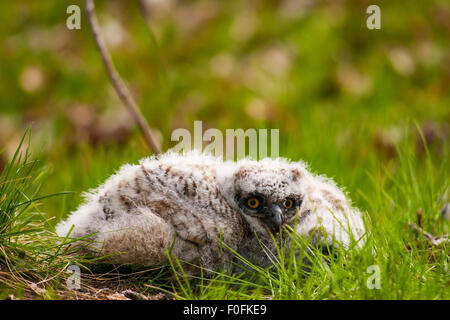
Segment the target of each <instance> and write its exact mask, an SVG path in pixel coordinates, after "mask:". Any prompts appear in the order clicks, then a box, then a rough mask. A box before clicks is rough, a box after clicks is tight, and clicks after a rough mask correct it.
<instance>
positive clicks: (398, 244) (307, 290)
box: [0, 146, 450, 299]
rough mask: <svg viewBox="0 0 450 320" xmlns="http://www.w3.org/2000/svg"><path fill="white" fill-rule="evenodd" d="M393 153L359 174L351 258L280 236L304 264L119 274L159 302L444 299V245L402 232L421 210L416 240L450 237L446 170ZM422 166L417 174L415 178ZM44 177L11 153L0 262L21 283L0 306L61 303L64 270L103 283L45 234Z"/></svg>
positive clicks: (10, 286)
mask: <svg viewBox="0 0 450 320" xmlns="http://www.w3.org/2000/svg"><path fill="white" fill-rule="evenodd" d="M18 150H19V149H18ZM398 152H399V156H398V160H397V161H396V163H395V167H394V166H393V164H391V165H389V166H386V167H385V168H383V169H382V170H380V171H379V172H378V173H377V174H373V173H370V172H367V177H366V180H365V184H367V185H370V186H371V188H370V190H371V191H370V193H365V192H364V190H363V189H361V190H359V195H360V197H361V201H362V202H364V203H365V204H366V206H367V207H366V209H367V213H365V216H364V219H365V223H366V227H367V230H368V234H367V243H366V245H365V246H364V247H363V248H362V249H361V250H356V249H354V248H353V249H352V248H351V249H349V250H347V251H343V250H337V251H334V254H335V255H333V256H329V255H325V254H324V253H323V251H321V250H319V249H317V248H311V247H310V245H309V243H308V241H307V240H308V239H303V238H301V237H298V236H295V235H294V234H293V233H292V232H290V230H284V232H288V234H289V235H290V237H291V238H292V239H293V242H294V245H293V247H292V248H293V249H296V248H298V249H300V252H301V253H302V254H301V255H300V257H295V255H294V254H293V252H294V251H292V250H289V249H285V248H282V247H280V248H279V251H278V254H277V255H275V256H273V257H272V259H273V261H274V266H273V267H272V268H267V269H262V268H260V267H258V266H254V265H251V263H249V262H246V261H245V260H244V261H243V263H244V265H246V269H247V271H246V272H244V273H243V274H231V273H230V272H228V273H223V272H220V271H216V272H214V274H213V275H212V276H211V277H209V276H208V277H196V278H195V279H194V280H193V279H192V278H191V277H187V276H186V275H185V274H184V272H182V271H181V272H180V265H179V261H177V260H171V261H169V263H168V264H167V265H166V266H165V267H163V268H160V269H156V270H154V271H147V272H144V271H145V270H140V272H138V273H136V272H137V271H139V269H138V270H136V269H133V268H131V269H128V270H126V271H125V272H124V276H125V277H127V274H128V275H129V276H128V277H129V284H128V285H129V286H131V287H132V288H134V289H135V290H138V291H140V292H141V293H143V294H149V295H150V294H155V293H157V292H164V293H166V294H167V295H170V296H173V297H175V298H177V299H448V298H450V292H449V290H448V284H449V283H448V282H449V279H448V264H449V248H448V245H447V244H445V243H444V244H442V245H441V246H438V247H434V246H432V245H431V244H430V243H429V241H428V240H427V238H426V237H425V236H424V235H423V234H422V233H421V232H418V233H415V232H413V230H412V229H411V228H409V227H408V222H413V223H416V221H417V215H416V213H417V210H418V209H419V208H420V209H421V211H422V217H423V218H422V222H421V223H422V225H423V229H424V230H426V231H428V232H430V233H431V234H433V235H441V234H443V233H448V227H449V222H448V221H446V220H444V219H443V218H442V216H441V214H440V208H441V207H442V206H443V204H444V203H445V199H444V198H443V195H444V194H445V192H446V190H448V187H449V180H448V177H449V166H448V163H447V160H443V161H442V163H440V165H436V164H434V165H433V163H432V162H431V155H430V154H429V153H428V152H427V153H426V156H425V158H424V159H422V160H418V159H417V158H416V156H415V153H414V151H413V150H411V148H408V146H402V147H401V148H400V149H399V150H398ZM444 159H447V158H444ZM420 166H423V168H422V169H423V171H421V170H418V168H419V167H420ZM94 168H95V170H96V169H97V168H96V167H94ZM42 170H43V169H42V168H38V167H37V166H36V161H30V160H29V157H28V155H27V153H25V155H24V156H23V157H21V156H20V153H19V151H18V153H17V154H16V156H15V157H14V158H13V161H12V162H11V163H10V164H9V165H8V166H7V167H6V168H5V169H4V171H3V175H2V181H3V183H2V184H1V186H0V187H1V192H0V194H1V195H2V201H1V203H0V204H1V213H2V214H1V216H0V217H1V219H2V220H1V224H0V227H1V228H0V230H1V232H0V239H1V242H0V248H1V255H0V261H1V262H3V263H4V264H6V265H7V266H8V268H9V269H10V270H12V273H11V274H12V276H13V277H14V280H15V281H17V279H20V281H18V282H12V281H11V278H9V280H4V281H3V282H2V281H0V285H2V286H3V287H4V288H5V289H3V290H2V291H3V298H5V297H6V296H7V295H9V294H11V293H14V294H16V295H18V296H19V297H26V295H25V296H24V295H23V293H21V290H24V288H26V287H27V284H28V285H29V284H30V283H32V282H34V283H43V284H44V288H46V290H47V291H46V293H45V294H43V295H41V296H39V297H40V298H47V299H55V298H63V297H68V296H69V295H68V294H67V289H64V288H65V286H64V281H65V279H66V277H67V275H66V274H65V272H64V270H65V268H67V267H68V266H69V265H71V264H75V263H76V264H78V265H81V266H83V267H84V269H85V272H87V270H89V268H90V269H91V271H93V272H94V274H95V273H97V275H98V277H101V276H102V274H103V273H104V272H103V271H102V270H101V268H100V269H99V267H98V265H96V263H95V261H93V260H91V261H89V260H83V257H81V258H78V261H77V258H74V257H71V256H70V255H69V254H68V252H67V251H65V250H63V248H65V247H63V246H62V244H60V243H58V241H57V236H56V235H55V234H54V233H53V232H51V231H49V228H48V223H47V225H46V223H45V221H44V220H43V219H42V215H41V214H39V211H40V210H41V209H40V206H38V203H40V202H50V201H54V199H57V198H54V199H50V198H49V199H44V197H36V190H38V189H39V185H40V182H41V180H42V176H43V171H42ZM64 196H67V195H58V197H59V198H61V197H64ZM36 216H41V218H40V219H37V218H36ZM224 246H226V244H224ZM306 248H309V250H310V251H311V252H312V254H311V255H309V256H308V258H307V259H308V260H309V264H308V265H309V267H305V265H304V262H305V260H304V258H306V256H305V254H304V252H306V251H307V250H306ZM224 250H226V248H224ZM70 251H71V252H76V249H75V248H72V249H71V250H70ZM238 258H239V259H243V258H241V257H238ZM372 265H375V266H377V268H379V272H380V288H379V289H371V288H369V287H368V285H367V281H369V280H370V279H369V277H370V276H371V275H372V272H373V271H372V272H370V269H368V268H369V267H370V266H372ZM13 266H14V267H13ZM18 266H19V268H18ZM106 266H107V265H106ZM106 268H107V269H108V267H106ZM171 269H173V270H175V269H176V270H178V271H179V272H178V275H177V276H175V277H173V276H171V275H170V274H171V271H170V270H171ZM181 270H182V267H181ZM122 271H123V269H122ZM88 275H91V276H92V274H90V273H86V277H85V278H82V279H86V281H90V280H89V277H88ZM106 283H107V282H106ZM58 290H59V291H58ZM21 294H22V295H21Z"/></svg>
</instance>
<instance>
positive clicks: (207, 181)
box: [57, 152, 364, 269]
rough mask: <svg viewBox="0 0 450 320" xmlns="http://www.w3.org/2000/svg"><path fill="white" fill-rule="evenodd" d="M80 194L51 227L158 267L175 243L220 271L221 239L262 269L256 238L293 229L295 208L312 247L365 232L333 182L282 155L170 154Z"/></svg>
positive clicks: (227, 256)
mask: <svg viewBox="0 0 450 320" xmlns="http://www.w3.org/2000/svg"><path fill="white" fill-rule="evenodd" d="M85 198H86V201H85V203H84V204H82V205H81V206H80V207H79V208H78V209H77V210H76V211H75V212H73V213H72V214H71V215H70V216H69V218H68V219H67V220H66V221H64V222H62V223H60V224H59V225H58V226H57V233H58V234H59V235H60V236H66V234H67V233H68V232H69V230H70V228H71V227H72V226H74V227H73V230H72V232H71V234H70V237H74V238H79V237H86V236H89V235H90V237H89V239H90V240H92V246H91V247H92V250H93V251H94V252H95V253H97V254H102V255H111V256H110V258H109V260H110V261H111V262H113V263H120V264H139V265H148V266H153V265H160V264H162V263H164V262H165V261H166V259H167V252H166V250H169V249H170V248H172V251H171V253H172V254H173V255H176V256H177V257H178V259H180V260H183V261H189V262H191V263H193V264H197V265H200V266H203V267H206V268H208V269H212V268H215V267H217V266H223V267H227V266H228V265H229V262H230V261H231V259H232V258H233V256H232V254H231V252H230V251H228V250H226V249H224V248H223V245H222V244H221V241H222V242H223V243H225V244H226V245H227V246H229V247H231V248H233V249H234V250H236V251H238V252H239V253H240V254H241V255H243V256H244V257H246V258H248V259H250V260H252V261H253V262H254V263H257V264H259V265H267V264H268V263H269V260H268V259H267V256H266V254H265V253H264V252H263V250H262V249H261V248H260V247H259V245H258V241H257V239H260V240H263V241H264V242H265V243H266V244H267V245H269V246H270V242H271V237H270V234H269V232H272V233H273V234H276V233H277V232H278V231H279V230H280V228H281V227H282V225H290V226H294V220H295V217H296V210H298V211H297V212H298V213H297V223H296V232H297V233H298V234H299V235H302V236H305V237H307V238H309V239H310V240H311V241H312V242H313V244H315V245H319V244H321V243H323V242H324V241H327V242H328V243H329V244H333V245H342V246H344V247H348V246H349V244H350V239H351V238H354V239H356V240H358V239H360V238H361V237H362V235H363V233H364V226H363V223H362V219H361V214H360V212H359V210H358V209H356V208H353V207H352V206H351V203H350V201H349V200H348V199H347V197H346V196H345V194H344V193H343V192H342V191H341V190H340V189H339V188H338V187H337V186H336V185H335V184H334V183H333V181H331V180H329V179H327V178H324V177H321V176H316V175H314V174H312V173H310V172H309V171H308V169H307V166H306V165H305V164H304V163H302V162H290V161H288V160H286V159H281V158H280V159H269V158H267V159H263V160H260V161H254V160H249V159H243V160H240V161H237V162H229V161H228V162H224V161H222V160H221V159H218V158H214V157H211V156H206V155H204V154H199V153H197V152H190V153H187V154H184V155H180V154H176V153H170V152H169V153H166V154H162V155H159V156H157V157H150V158H146V159H143V160H141V161H140V163H139V164H138V165H124V166H123V167H122V168H121V169H120V170H119V172H118V173H117V174H115V175H113V176H111V177H110V178H109V179H107V180H106V182H105V183H104V184H103V185H101V186H100V187H98V188H97V189H95V190H92V191H90V192H89V193H87V194H86V195H85ZM255 199H256V201H255ZM290 201H292V203H291V202H290ZM256 204H257V205H258V206H257V207H256V208H253V206H255V205H256ZM291 205H292V207H290V206H291ZM288 207H289V208H288Z"/></svg>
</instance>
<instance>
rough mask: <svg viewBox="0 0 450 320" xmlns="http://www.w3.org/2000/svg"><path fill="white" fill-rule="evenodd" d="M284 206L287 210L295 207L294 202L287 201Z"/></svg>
mask: <svg viewBox="0 0 450 320" xmlns="http://www.w3.org/2000/svg"><path fill="white" fill-rule="evenodd" d="M283 205H284V207H285V208H286V209H291V208H292V207H293V206H294V200H292V199H286V200H284V201H283Z"/></svg>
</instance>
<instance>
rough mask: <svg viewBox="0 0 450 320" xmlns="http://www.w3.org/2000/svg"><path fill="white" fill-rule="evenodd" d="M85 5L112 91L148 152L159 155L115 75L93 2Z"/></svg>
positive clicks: (91, 0) (86, 2) (118, 78)
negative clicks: (142, 137) (121, 103)
mask: <svg viewBox="0 0 450 320" xmlns="http://www.w3.org/2000/svg"><path fill="white" fill-rule="evenodd" d="M85 5H86V15H87V18H88V20H89V24H90V26H91V30H92V33H93V35H94V39H95V42H96V44H97V47H98V49H99V51H100V55H101V57H102V60H103V64H104V65H105V68H106V71H107V73H108V77H109V79H110V80H111V82H112V84H113V87H114V89H115V90H116V92H117V94H118V95H119V97H120V99H121V100H122V102H123V104H124V105H125V107H126V108H127V110H128V111H129V112H130V113H131V116H132V117H133V119H134V121H135V122H136V124H137V125H138V127H139V129H140V130H141V132H142V134H143V136H144V140H145V142H146V143H147V145H148V147H149V148H150V150H151V151H153V153H161V150H160V148H159V146H158V145H157V144H156V140H155V138H154V137H153V135H152V133H151V131H150V127H149V125H148V123H147V121H146V120H145V118H144V116H143V115H142V113H141V111H140V109H139V107H138V105H137V104H136V102H135V101H134V99H133V97H132V96H131V94H130V91H129V90H128V88H127V86H126V85H125V83H124V82H123V80H122V79H121V78H120V76H119V74H118V73H117V71H116V69H115V67H114V64H113V62H112V58H111V55H110V53H109V51H108V49H107V47H106V43H105V41H104V39H103V37H102V35H101V32H100V25H99V23H98V20H97V16H96V15H95V5H94V0H85Z"/></svg>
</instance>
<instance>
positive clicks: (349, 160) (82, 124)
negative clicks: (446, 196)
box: [0, 0, 450, 221]
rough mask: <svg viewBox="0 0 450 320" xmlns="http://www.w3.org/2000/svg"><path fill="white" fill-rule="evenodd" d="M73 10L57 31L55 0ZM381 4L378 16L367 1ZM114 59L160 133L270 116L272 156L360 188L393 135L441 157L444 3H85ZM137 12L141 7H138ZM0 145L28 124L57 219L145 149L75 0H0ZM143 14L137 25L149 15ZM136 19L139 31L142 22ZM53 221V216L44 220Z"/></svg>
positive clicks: (446, 110) (387, 161)
mask: <svg viewBox="0 0 450 320" xmlns="http://www.w3.org/2000/svg"><path fill="white" fill-rule="evenodd" d="M71 4H78V5H79V6H80V7H81V8H82V12H81V15H82V20H81V30H68V29H67V27H66V19H67V18H68V16H69V15H68V14H67V13H66V8H67V7H68V6H69V5H71ZM371 4H377V5H379V6H380V8H381V30H369V29H368V28H367V27H366V19H367V18H368V16H369V15H368V14H367V13H366V8H367V7H368V6H369V5H371ZM96 5H97V15H98V17H99V20H100V24H101V27H102V31H103V34H104V36H105V38H106V42H107V44H108V47H109V49H110V51H111V54H112V56H113V59H114V62H115V64H116V67H117V69H118V71H119V73H120V74H121V76H122V77H123V79H124V80H125V81H126V82H127V84H128V86H129V88H130V89H131V91H132V93H133V96H134V97H135V99H136V100H137V102H138V104H139V106H140V107H141V109H142V111H143V113H144V115H145V116H146V118H147V119H148V121H149V123H150V125H151V126H152V127H153V128H155V134H156V135H157V136H158V137H159V138H160V141H161V142H162V147H163V149H164V150H167V149H168V148H169V147H172V146H173V145H174V144H175V143H173V142H170V134H171V132H172V131H173V130H174V129H176V128H187V129H189V130H192V129H193V124H194V120H202V121H203V129H204V130H206V129H208V128H218V129H220V130H223V132H225V129H226V128H244V129H247V128H268V129H270V128H279V129H280V156H284V157H289V158H291V159H293V160H298V159H303V160H305V161H307V162H308V163H310V164H311V168H312V169H313V170H314V171H316V172H320V173H323V174H326V175H329V176H331V177H333V178H334V179H335V180H336V181H337V182H338V184H340V185H344V186H346V188H347V190H348V191H349V192H350V194H351V197H352V198H353V199H354V200H355V202H356V203H357V204H358V205H359V206H361V207H362V209H364V208H365V206H366V204H365V201H367V200H364V199H366V198H364V197H362V196H361V194H370V192H371V190H373V188H374V187H373V186H372V185H371V184H370V183H369V179H368V174H370V175H378V174H383V172H384V169H385V168H389V170H391V172H393V173H394V174H395V164H396V161H397V158H398V154H397V151H396V148H397V146H399V145H404V146H407V147H408V148H409V149H410V150H413V152H414V153H415V154H416V155H417V159H418V163H417V167H418V171H419V173H420V172H421V167H422V166H423V164H422V163H421V159H423V155H424V152H425V151H424V147H423V143H422V140H421V138H420V135H419V134H418V132H419V130H418V128H420V130H421V131H422V132H423V134H424V137H425V140H426V142H427V143H428V144H429V146H430V150H431V156H432V161H433V163H434V164H435V165H439V164H441V163H442V161H443V159H445V158H446V157H448V146H449V143H448V141H449V133H450V127H449V122H450V95H449V87H450V86H449V83H450V41H449V40H450V6H449V2H448V1H356V0H353V1H350V0H348V1H344V0H334V1H312V0H284V1H275V0H251V1H235V0H227V1H217V0H205V1H187V0H184V1H183V0H176V1H175V0H147V1H141V6H139V2H138V1H120V0H109V1H96ZM142 17H147V18H148V19H143V18H142ZM0 21H1V27H0V41H1V49H0V148H3V147H5V148H6V149H5V150H6V151H5V152H3V153H2V154H1V155H0V170H1V167H2V166H3V165H4V164H5V163H6V162H7V161H8V159H9V157H11V154H12V152H13V151H14V150H15V147H16V146H17V143H18V141H19V140H20V138H21V136H22V135H23V133H24V131H25V129H26V128H27V127H29V126H30V125H31V126H32V135H33V139H32V145H31V148H32V150H33V154H34V156H36V157H39V158H40V159H41V160H42V165H43V166H45V167H46V168H47V169H48V177H47V179H46V183H45V184H44V185H43V186H42V190H41V193H42V194H48V193H55V192H60V191H74V193H73V194H72V195H69V196H64V197H58V198H55V199H52V200H46V201H45V203H44V204H45V206H44V207H43V208H42V211H43V212H45V213H46V214H47V215H48V217H53V216H54V217H56V220H58V219H60V218H61V217H62V216H64V215H66V214H67V213H68V212H69V211H70V210H74V209H75V208H76V206H77V205H78V204H79V202H80V199H81V198H80V197H81V192H82V191H86V190H88V189H89V188H93V187H96V186H97V185H98V184H99V183H101V182H102V181H103V180H104V179H105V178H106V177H107V176H108V175H110V174H111V173H113V172H114V171H115V170H117V169H118V168H119V166H120V165H121V164H123V163H126V162H136V161H137V160H138V159H139V158H141V157H144V156H147V155H149V151H148V149H147V148H146V146H145V144H144V142H143V140H142V138H141V137H140V134H139V131H138V130H137V129H136V127H135V126H134V125H133V123H132V121H131V120H130V118H129V117H128V115H127V113H126V111H125V109H124V108H123V106H122V104H121V102H120V101H119V99H118V97H117V95H116V93H115V91H114V90H113V89H112V87H111V85H110V82H109V79H108V78H107V76H106V72H105V70H104V67H103V64H102V63H101V59H100V55H99V53H98V51H97V49H96V47H95V43H94V40H93V37H92V34H91V31H90V29H89V26H88V23H87V20H86V16H85V14H84V3H83V2H82V1H65V0H64V1H63V0H50V1H32V0H28V1H3V2H2V4H1V10H0ZM146 22H147V23H148V25H147V23H146ZM148 26H150V28H151V30H152V31H151V32H150V29H149V28H148ZM56 220H55V221H56Z"/></svg>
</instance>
